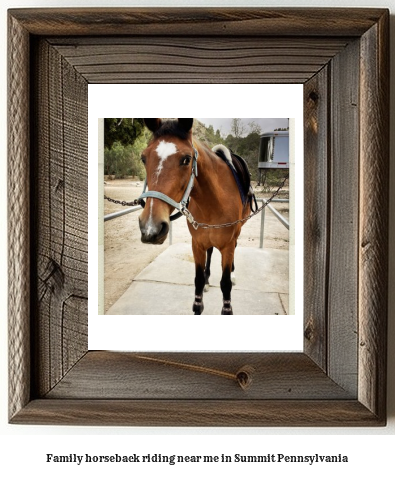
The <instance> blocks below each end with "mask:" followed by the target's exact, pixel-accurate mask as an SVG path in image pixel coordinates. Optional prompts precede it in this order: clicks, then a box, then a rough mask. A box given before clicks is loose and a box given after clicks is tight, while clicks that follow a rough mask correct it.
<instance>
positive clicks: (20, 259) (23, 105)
mask: <svg viewBox="0 0 395 478" xmlns="http://www.w3.org/2000/svg"><path fill="white" fill-rule="evenodd" d="M8 29H9V31H8V38H9V41H8V57H9V62H8V138H9V142H8V211H9V212H8V238H9V255H8V278H9V280H8V307H9V315H8V333H9V343H8V357H9V416H10V417H12V416H13V415H14V414H15V413H16V412H17V411H18V410H20V409H21V408H23V407H24V406H25V405H26V404H27V403H28V402H29V399H30V373H31V370H30V294H29V292H30V228H29V222H28V221H26V218H28V217H29V214H30V208H29V204H30V197H29V196H30V172H29V160H30V148H29V144H30V132H29V70H28V68H27V65H28V63H29V45H30V43H29V35H28V33H27V32H26V30H25V29H24V28H23V27H21V25H20V24H19V23H18V22H16V21H15V20H14V19H13V18H9V22H8Z"/></svg>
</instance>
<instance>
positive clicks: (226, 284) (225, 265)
mask: <svg viewBox="0 0 395 478" xmlns="http://www.w3.org/2000/svg"><path fill="white" fill-rule="evenodd" d="M234 247H235V246H234V245H229V246H227V247H226V248H225V249H223V250H222V251H221V254H222V278H221V282H220V284H221V291H222V298H223V307H222V311H221V315H233V310H232V304H231V298H230V296H231V291H232V280H231V277H230V276H231V272H232V264H233V257H234Z"/></svg>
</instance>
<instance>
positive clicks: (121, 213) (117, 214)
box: [104, 198, 289, 249]
mask: <svg viewBox="0 0 395 478" xmlns="http://www.w3.org/2000/svg"><path fill="white" fill-rule="evenodd" d="M264 201H266V200H265V199H263V198H257V202H261V203H263V202H264ZM271 202H272V203H289V199H279V198H276V199H272V201H271ZM266 207H268V208H269V209H270V211H271V212H272V213H273V214H274V216H275V217H276V218H277V219H278V220H279V221H280V222H281V224H283V226H285V227H286V228H287V229H288V230H289V222H288V221H287V219H286V218H285V217H284V216H282V215H281V214H280V213H279V212H278V211H277V209H275V208H274V207H273V206H272V205H271V204H267V206H266ZM266 207H264V208H263V209H262V211H261V228H260V234H259V248H260V249H263V238H264V234H265V215H266V213H265V211H266ZM139 209H142V207H141V206H133V207H129V208H127V209H123V210H121V211H116V212H113V213H111V214H107V215H106V216H104V222H106V221H110V220H112V219H116V218H117V217H121V216H125V215H126V214H130V213H132V212H135V211H138V210H139ZM172 243H173V223H172V222H170V231H169V244H170V245H172Z"/></svg>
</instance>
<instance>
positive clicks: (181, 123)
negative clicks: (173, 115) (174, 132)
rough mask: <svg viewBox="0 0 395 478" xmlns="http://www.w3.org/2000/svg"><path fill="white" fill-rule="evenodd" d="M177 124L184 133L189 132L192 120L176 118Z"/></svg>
mask: <svg viewBox="0 0 395 478" xmlns="http://www.w3.org/2000/svg"><path fill="white" fill-rule="evenodd" d="M178 124H179V126H180V127H181V128H182V129H183V130H184V131H187V132H188V131H190V130H191V129H192V125H193V118H178Z"/></svg>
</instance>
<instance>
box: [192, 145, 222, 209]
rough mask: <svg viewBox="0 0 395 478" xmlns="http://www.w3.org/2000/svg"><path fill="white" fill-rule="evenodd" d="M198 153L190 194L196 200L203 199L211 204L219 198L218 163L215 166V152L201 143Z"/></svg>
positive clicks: (219, 179)
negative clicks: (196, 174)
mask: <svg viewBox="0 0 395 478" xmlns="http://www.w3.org/2000/svg"><path fill="white" fill-rule="evenodd" d="M198 153H199V156H198V162H197V168H198V176H197V178H196V179H195V186H194V188H193V194H192V195H191V196H192V197H193V198H195V199H196V200H198V199H204V203H208V204H210V203H211V204H212V203H214V202H217V201H220V200H221V198H220V193H219V190H220V189H221V188H220V187H219V186H220V184H219V182H220V181H221V178H220V177H219V174H218V165H217V166H216V157H215V153H213V152H212V151H211V150H209V149H208V148H207V147H205V146H202V145H199V147H198Z"/></svg>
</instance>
